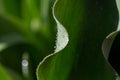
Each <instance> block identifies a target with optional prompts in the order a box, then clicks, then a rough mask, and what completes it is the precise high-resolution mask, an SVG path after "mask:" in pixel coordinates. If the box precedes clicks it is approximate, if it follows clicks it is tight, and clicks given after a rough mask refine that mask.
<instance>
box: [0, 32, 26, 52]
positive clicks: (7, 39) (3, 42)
mask: <svg viewBox="0 0 120 80" xmlns="http://www.w3.org/2000/svg"><path fill="white" fill-rule="evenodd" d="M23 42H25V39H24V38H23V37H22V36H20V35H18V34H9V35H4V36H3V37H0V51H2V50H4V49H6V48H7V47H10V46H12V45H15V44H18V43H23Z"/></svg>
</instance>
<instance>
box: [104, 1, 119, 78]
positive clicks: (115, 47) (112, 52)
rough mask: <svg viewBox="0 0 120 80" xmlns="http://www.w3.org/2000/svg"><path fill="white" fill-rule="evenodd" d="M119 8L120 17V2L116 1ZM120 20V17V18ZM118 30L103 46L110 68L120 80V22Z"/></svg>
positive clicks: (108, 37)
mask: <svg viewBox="0 0 120 80" xmlns="http://www.w3.org/2000/svg"><path fill="white" fill-rule="evenodd" d="M116 4H117V8H118V11H119V13H118V14H119V16H120V1H119V0H116ZM119 18H120V17H119ZM117 26H118V27H117V30H116V31H114V32H112V33H111V34H109V35H108V36H107V37H106V38H105V40H104V42H103V45H102V50H103V55H104V57H105V59H106V60H107V61H108V63H109V64H110V66H111V67H112V68H113V70H114V74H117V75H116V77H117V78H116V80H119V76H120V70H119V69H120V66H119V62H118V61H119V47H120V45H119V43H120V42H119V40H120V38H119V37H120V20H119V21H118V25H117Z"/></svg>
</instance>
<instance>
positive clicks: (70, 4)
mask: <svg viewBox="0 0 120 80" xmlns="http://www.w3.org/2000/svg"><path fill="white" fill-rule="evenodd" d="M111 5H112V7H111ZM53 10H54V12H53V14H54V16H55V17H56V18H55V20H56V19H57V21H59V23H60V24H62V25H63V26H64V27H65V29H66V31H67V32H68V35H69V42H68V44H67V46H66V47H65V46H64V42H63V41H66V39H64V38H63V39H64V40H62V41H58V39H59V36H57V42H58V43H57V42H56V45H57V44H60V45H61V44H63V46H62V47H63V48H60V50H59V49H58V51H57V53H53V54H51V55H48V56H47V57H45V58H44V59H43V61H42V62H41V63H40V65H39V66H38V69H37V77H38V80H114V79H115V78H116V77H115V73H114V71H113V70H112V69H111V67H110V66H109V65H108V64H107V63H106V62H105V60H104V58H103V56H102V50H101V44H102V41H103V39H104V38H105V36H106V35H107V34H109V33H110V32H112V31H113V30H115V29H116V27H115V25H116V24H115V23H116V18H117V16H116V14H117V10H116V5H115V1H114V0H109V1H108V0H107V1H104V0H102V1H101V0H92V1H89V0H76V1H72V0H58V1H57V2H56V4H55V6H54V7H53ZM105 21H106V22H105ZM59 23H58V22H57V25H60V24H59ZM57 29H58V34H60V33H59V28H57ZM62 35H64V36H65V35H66V33H63V34H62ZM60 37H61V36H60ZM59 40H60V39H59ZM59 42H60V43H59ZM64 47H65V48H64ZM61 49H63V50H61ZM55 51H56V50H55Z"/></svg>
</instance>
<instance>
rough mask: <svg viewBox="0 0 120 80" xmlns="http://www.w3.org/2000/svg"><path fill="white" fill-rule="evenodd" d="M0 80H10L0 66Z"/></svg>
mask: <svg viewBox="0 0 120 80" xmlns="http://www.w3.org/2000/svg"><path fill="white" fill-rule="evenodd" d="M0 79H1V80H11V78H10V76H8V74H7V72H6V71H5V69H4V68H3V67H2V66H1V65H0Z"/></svg>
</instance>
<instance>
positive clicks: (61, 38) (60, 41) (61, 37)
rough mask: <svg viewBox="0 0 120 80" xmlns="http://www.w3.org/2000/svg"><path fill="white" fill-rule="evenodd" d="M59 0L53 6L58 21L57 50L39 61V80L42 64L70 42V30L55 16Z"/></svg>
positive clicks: (53, 12)
mask: <svg viewBox="0 0 120 80" xmlns="http://www.w3.org/2000/svg"><path fill="white" fill-rule="evenodd" d="M57 2H58V0H55V2H54V4H53V7H52V14H53V18H54V20H55V22H56V25H57V37H56V38H57V39H56V41H55V42H56V46H55V50H54V52H53V53H51V54H49V55H47V56H46V57H44V58H43V60H42V61H41V62H40V63H39V65H38V66H37V69H36V76H37V80H39V76H38V69H39V67H40V66H42V64H43V63H44V62H45V61H46V60H47V59H48V58H50V57H52V56H54V55H55V54H57V53H58V52H60V51H62V50H63V49H64V48H65V47H66V46H67V44H68V42H69V37H68V32H67V30H66V29H65V27H64V26H63V25H62V24H61V23H60V21H58V19H57V18H56V16H55V10H54V8H55V6H56V4H57Z"/></svg>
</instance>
